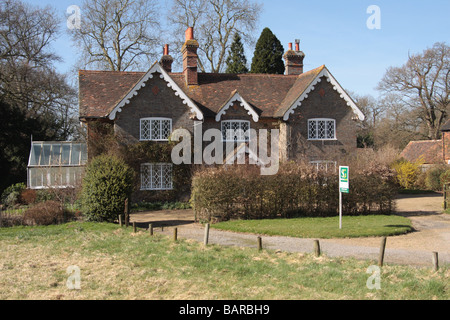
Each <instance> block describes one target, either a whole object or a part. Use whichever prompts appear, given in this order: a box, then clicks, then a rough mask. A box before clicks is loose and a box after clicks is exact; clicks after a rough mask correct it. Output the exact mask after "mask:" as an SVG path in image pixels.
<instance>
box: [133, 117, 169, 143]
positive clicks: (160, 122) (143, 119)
mask: <svg viewBox="0 0 450 320" xmlns="http://www.w3.org/2000/svg"><path fill="white" fill-rule="evenodd" d="M152 120H159V126H160V132H161V134H162V121H163V120H169V121H170V130H169V131H170V133H169V137H170V135H171V134H172V119H170V118H160V117H150V118H141V119H140V120H139V140H140V141H169V139H168V138H167V139H152V137H151V134H152V129H151V128H150V138H148V139H147V138H144V137H143V136H142V121H150V125H151V121H152Z"/></svg>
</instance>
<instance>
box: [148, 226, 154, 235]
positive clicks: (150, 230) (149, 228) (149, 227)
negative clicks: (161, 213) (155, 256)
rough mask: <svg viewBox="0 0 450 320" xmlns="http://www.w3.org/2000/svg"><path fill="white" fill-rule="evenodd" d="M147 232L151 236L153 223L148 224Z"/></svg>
mask: <svg viewBox="0 0 450 320" xmlns="http://www.w3.org/2000/svg"><path fill="white" fill-rule="evenodd" d="M148 232H149V233H150V235H151V236H153V224H151V223H149V224H148Z"/></svg>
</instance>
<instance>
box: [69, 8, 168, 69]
mask: <svg viewBox="0 0 450 320" xmlns="http://www.w3.org/2000/svg"><path fill="white" fill-rule="evenodd" d="M81 10H82V11H81V13H82V15H81V26H80V28H79V29H73V30H71V33H72V37H73V41H74V42H75V44H76V46H77V47H78V48H79V49H80V50H81V61H80V62H81V65H82V67H84V68H86V67H90V66H92V67H95V68H97V69H102V70H111V71H130V70H141V69H148V67H149V64H152V63H153V61H152V60H153V59H156V54H155V48H156V47H157V46H159V45H160V44H161V43H160V40H159V38H160V35H159V33H160V24H159V15H160V13H159V10H158V2H157V1H156V0H89V1H88V0H85V1H84V2H83V6H82V9H81Z"/></svg>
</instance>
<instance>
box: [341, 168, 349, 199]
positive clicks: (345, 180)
mask: <svg viewBox="0 0 450 320" xmlns="http://www.w3.org/2000/svg"><path fill="white" fill-rule="evenodd" d="M348 174H349V168H348V167H339V191H340V192H342V193H350V184H349V176H348Z"/></svg>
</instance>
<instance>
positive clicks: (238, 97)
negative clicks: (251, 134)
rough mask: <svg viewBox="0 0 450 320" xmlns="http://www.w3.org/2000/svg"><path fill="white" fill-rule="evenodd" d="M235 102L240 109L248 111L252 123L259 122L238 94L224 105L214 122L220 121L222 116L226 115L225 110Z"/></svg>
mask: <svg viewBox="0 0 450 320" xmlns="http://www.w3.org/2000/svg"><path fill="white" fill-rule="evenodd" d="M235 101H239V103H240V105H241V107H244V109H245V110H247V111H248V114H249V115H250V116H252V118H253V121H254V122H258V121H259V115H258V113H257V112H256V111H255V109H253V107H252V106H251V105H249V104H248V102H247V101H245V99H244V98H242V96H241V95H240V94H239V92H236V93H235V94H234V95H233V97H231V99H229V100H228V101H227V102H226V103H225V105H224V106H223V107H222V108H221V109H220V112H219V113H218V114H217V116H216V121H217V122H219V121H220V119H222V116H223V115H224V114H226V113H227V110H228V109H229V108H230V107H231V106H232V105H233V104H234V102H235Z"/></svg>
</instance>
